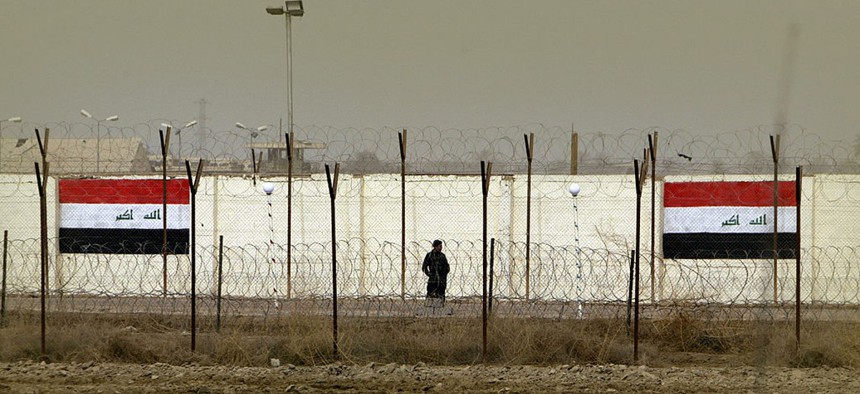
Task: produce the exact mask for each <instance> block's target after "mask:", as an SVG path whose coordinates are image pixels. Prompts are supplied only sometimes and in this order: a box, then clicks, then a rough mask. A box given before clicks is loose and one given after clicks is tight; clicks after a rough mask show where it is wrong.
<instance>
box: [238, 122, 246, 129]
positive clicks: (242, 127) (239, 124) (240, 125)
mask: <svg viewBox="0 0 860 394" xmlns="http://www.w3.org/2000/svg"><path fill="white" fill-rule="evenodd" d="M236 127H238V128H240V129H242V130H248V128H247V127H245V125H243V124H241V123H239V122H236Z"/></svg>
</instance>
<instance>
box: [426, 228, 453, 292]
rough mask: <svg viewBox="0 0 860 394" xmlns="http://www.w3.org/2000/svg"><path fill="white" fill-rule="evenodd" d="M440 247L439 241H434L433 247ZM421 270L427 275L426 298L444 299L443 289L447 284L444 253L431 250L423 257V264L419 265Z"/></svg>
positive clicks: (446, 261)
mask: <svg viewBox="0 0 860 394" xmlns="http://www.w3.org/2000/svg"><path fill="white" fill-rule="evenodd" d="M437 242H438V245H441V244H442V242H441V241H434V242H433V245H434V246H437V244H436V243H437ZM421 270H422V271H424V274H425V275H427V297H428V298H441V299H443V300H444V299H445V287H446V285H447V284H448V271H449V270H450V267H449V266H448V259H447V258H446V257H445V253H442V252H441V251H437V250H436V249H434V250H431V251H430V252H429V253H427V256H425V257H424V264H422V265H421Z"/></svg>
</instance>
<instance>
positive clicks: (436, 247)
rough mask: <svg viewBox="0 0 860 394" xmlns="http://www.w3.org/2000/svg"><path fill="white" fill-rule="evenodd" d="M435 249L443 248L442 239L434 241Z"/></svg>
mask: <svg viewBox="0 0 860 394" xmlns="http://www.w3.org/2000/svg"><path fill="white" fill-rule="evenodd" d="M433 249H435V250H436V251H440V250H442V241H440V240H438V239H437V240H435V241H433Z"/></svg>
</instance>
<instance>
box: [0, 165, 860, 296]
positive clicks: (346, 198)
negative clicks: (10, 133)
mask: <svg viewBox="0 0 860 394" xmlns="http://www.w3.org/2000/svg"><path fill="white" fill-rule="evenodd" d="M781 179H782V180H793V176H785V177H782V178H781ZM665 180H666V181H670V182H671V181H682V180H683V181H706V180H732V181H738V180H741V181H743V180H765V181H767V180H769V179H768V175H745V176H737V175H735V176H728V175H726V176H684V177H681V176H672V177H667V178H666V179H665ZM265 181H268V182H273V183H275V185H276V190H275V191H274V193H273V194H272V195H271V196H266V195H265V194H264V193H262V191H261V183H262V182H263V181H261V180H257V185H256V186H254V185H253V183H252V180H251V179H249V178H239V177H226V176H206V177H204V178H202V179H201V181H200V187H199V190H198V193H197V198H196V216H197V223H196V228H195V231H196V244H197V245H196V246H197V254H196V256H197V257H196V260H197V263H198V272H197V275H198V286H197V288H198V291H201V292H214V291H215V289H214V283H215V278H216V273H217V271H216V267H217V251H218V241H219V236H223V238H224V248H225V257H224V272H225V274H224V275H225V277H224V278H225V279H224V287H223V292H224V294H228V295H235V296H252V297H276V296H284V295H285V293H286V289H287V280H286V277H287V275H286V267H285V262H286V250H285V245H286V244H287V229H286V223H287V208H286V200H287V190H286V188H287V187H286V179H283V178H270V179H266V180H265ZM572 182H576V183H579V184H580V185H581V187H582V192H581V193H580V194H579V196H578V197H576V198H575V199H574V198H573V197H571V196H570V194H569V193H568V191H567V188H568V185H569V184H570V183H572ZM56 185H57V180H56V179H53V178H52V179H51V180H50V182H49V184H48V226H49V229H50V230H49V236H50V237H51V239H52V240H51V249H52V252H51V253H52V254H51V257H50V260H51V266H50V273H49V275H50V277H51V286H52V288H54V289H57V288H62V289H63V290H64V291H66V292H84V293H95V294H112V295H133V294H153V295H154V294H161V291H162V265H163V261H162V257H161V256H160V255H145V256H141V255H134V256H130V255H57V254H55V252H54V251H55V250H56V247H55V246H56V245H55V244H54V243H55V241H56V235H57V230H56V225H55V223H56V222H57V215H58V209H57V196H56V194H55V191H56ZM803 187H804V189H803V190H804V195H803V199H802V212H801V216H802V225H801V231H802V235H803V244H802V248H803V249H804V251H805V253H804V255H803V261H804V264H802V269H803V282H802V287H803V290H802V292H803V299H804V300H806V301H821V302H837V303H843V302H849V303H858V302H860V297H858V286H857V283H860V270H857V269H855V268H857V267H855V265H857V264H858V262H860V260H858V259H857V257H858V256H857V252H856V250H858V249H860V232H857V231H855V230H854V228H855V227H856V225H855V224H854V221H855V220H856V218H858V217H860V204H858V200H860V176H846V175H824V176H822V175H818V176H814V177H806V178H804V185H803ZM527 191H528V188H527V177H526V176H525V175H515V176H493V177H492V184H491V186H490V193H489V196H488V214H487V219H488V236H489V237H493V238H495V239H496V241H497V244H496V246H497V249H496V251H495V252H496V253H495V261H494V263H495V294H496V295H498V296H501V297H523V296H525V295H526V280H525V277H526V268H525V267H526V249H525V245H526V243H525V240H526V201H527V199H526V194H527ZM400 193H401V191H400V179H399V176H398V175H397V174H379V175H367V176H350V175H341V177H340V182H339V185H338V194H337V199H336V202H335V207H336V213H337V216H336V217H337V223H336V231H337V235H336V237H337V240H338V256H337V260H338V279H339V294H340V295H343V296H361V295H367V296H379V295H382V296H395V295H399V294H400V276H401V271H400V265H401V260H400V250H401V248H400V220H401V203H400ZM655 197H656V207H657V209H656V212H655V224H656V226H655V227H656V228H655V230H656V231H655V238H656V239H655V250H656V251H657V258H656V259H655V261H654V278H655V280H654V282H653V292H652V281H651V259H650V240H651V226H650V219H651V217H650V213H651V209H650V204H651V185H650V180H649V181H648V183H646V185H645V188H644V190H643V195H642V221H641V243H640V245H641V248H642V251H643V254H642V256H641V261H640V264H641V271H640V272H641V275H642V288H641V294H642V298H643V300H646V301H647V300H651V299H655V300H657V299H672V300H684V301H691V302H724V303H730V302H756V301H758V300H761V299H770V300H772V299H773V276H772V275H773V261H772V260H769V261H763V260H752V259H750V260H731V261H714V260H665V261H664V260H663V259H660V258H659V253H660V250H661V245H660V239H661V234H660V232H661V231H660V229H661V222H662V215H661V208H660V207H661V206H662V204H661V198H662V182H657V183H656V195H655ZM0 201H2V204H0V217H2V218H3V219H2V228H3V229H8V230H9V237H10V239H11V240H12V243H11V244H10V257H11V260H10V268H9V278H8V279H7V281H8V283H9V288H10V289H11V290H12V291H24V292H26V291H36V290H38V286H39V269H38V267H39V266H38V261H39V242H38V237H39V219H38V218H39V198H38V191H37V188H36V185H35V176H33V175H2V176H0ZM531 201H532V202H531V243H530V245H531V246H530V258H529V265H530V276H529V277H530V280H529V293H530V294H529V295H530V296H531V297H539V298H552V299H569V300H574V299H584V300H595V301H617V300H623V299H625V298H626V291H627V278H628V269H629V266H628V260H629V251H630V250H631V249H634V248H635V243H636V237H635V224H636V216H635V213H636V192H635V187H634V184H633V179H632V176H619V175H606V176H534V177H533V179H532V200H531ZM292 223H293V226H292V244H293V250H292V268H293V271H292V272H293V275H292V289H291V291H292V293H293V295H297V296H325V295H330V294H331V225H330V223H331V214H330V200H329V197H328V186H327V184H326V179H325V174H315V175H312V176H310V177H302V178H297V179H294V181H293V212H292ZM481 223H482V194H481V187H480V182H479V176H408V177H407V184H406V242H407V247H406V256H407V262H406V263H407V273H406V291H407V293H408V294H409V295H413V296H421V295H423V293H424V280H425V279H424V277H423V274H421V272H420V265H421V261H422V259H423V256H424V254H425V253H426V252H427V251H428V250H429V249H430V245H429V244H430V241H431V240H433V239H437V238H438V239H442V240H444V241H445V242H446V245H445V252H446V254H447V255H448V258H449V260H450V262H451V265H452V272H451V275H450V277H449V296H476V295H479V294H480V292H481V279H480V278H481V272H482V262H483V253H482V251H483V248H482V226H481ZM189 267H190V257H189V256H169V257H168V270H167V271H168V289H167V290H168V292H170V293H179V294H182V293H187V292H189V291H190V284H189V283H190V272H189ZM794 269H795V265H794V260H780V261H779V262H778V263H777V279H778V285H777V293H778V299H779V300H781V301H790V300H793V297H794V281H795V276H794V275H795V274H794Z"/></svg>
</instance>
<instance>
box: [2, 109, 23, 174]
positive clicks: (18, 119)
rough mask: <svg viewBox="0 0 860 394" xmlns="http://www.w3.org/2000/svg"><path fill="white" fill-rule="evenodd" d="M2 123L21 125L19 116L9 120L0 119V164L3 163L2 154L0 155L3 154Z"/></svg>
mask: <svg viewBox="0 0 860 394" xmlns="http://www.w3.org/2000/svg"><path fill="white" fill-rule="evenodd" d="M3 122H10V123H21V117H20V116H14V117H11V118H9V119H0V164H2V163H3V156H2V154H3V153H2V152H3V135H2V134H3ZM0 167H2V166H0Z"/></svg>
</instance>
